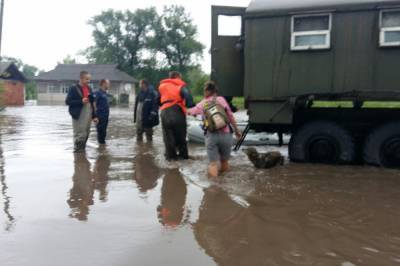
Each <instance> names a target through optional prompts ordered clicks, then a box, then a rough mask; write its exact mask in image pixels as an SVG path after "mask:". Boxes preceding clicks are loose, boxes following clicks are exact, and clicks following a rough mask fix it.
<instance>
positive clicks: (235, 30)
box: [218, 15, 242, 36]
mask: <svg viewBox="0 0 400 266" xmlns="http://www.w3.org/2000/svg"><path fill="white" fill-rule="evenodd" d="M240 35H242V17H241V16H225V15H219V16H218V36H240Z"/></svg>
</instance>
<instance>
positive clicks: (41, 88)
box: [38, 86, 47, 93]
mask: <svg viewBox="0 0 400 266" xmlns="http://www.w3.org/2000/svg"><path fill="white" fill-rule="evenodd" d="M38 87H39V89H38V91H39V93H47V87H44V86H38Z"/></svg>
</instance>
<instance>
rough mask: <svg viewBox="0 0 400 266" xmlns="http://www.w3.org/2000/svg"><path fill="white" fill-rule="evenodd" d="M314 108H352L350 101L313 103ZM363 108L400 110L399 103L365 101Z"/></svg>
mask: <svg viewBox="0 0 400 266" xmlns="http://www.w3.org/2000/svg"><path fill="white" fill-rule="evenodd" d="M312 107H314V108H353V107H354V105H353V102H351V101H314V103H313V105H312ZM363 108H400V102H382V101H366V102H364V105H363Z"/></svg>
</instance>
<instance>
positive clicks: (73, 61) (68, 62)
mask: <svg viewBox="0 0 400 266" xmlns="http://www.w3.org/2000/svg"><path fill="white" fill-rule="evenodd" d="M77 63H78V61H77V60H76V59H75V58H73V57H72V56H71V55H67V57H65V58H64V59H63V60H62V62H61V63H60V62H58V64H65V65H73V64H77Z"/></svg>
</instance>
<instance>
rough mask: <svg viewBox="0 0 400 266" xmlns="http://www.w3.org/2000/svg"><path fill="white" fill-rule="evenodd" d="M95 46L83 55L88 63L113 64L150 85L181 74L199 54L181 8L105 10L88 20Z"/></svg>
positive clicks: (198, 45) (194, 32)
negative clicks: (172, 73)
mask: <svg viewBox="0 0 400 266" xmlns="http://www.w3.org/2000/svg"><path fill="white" fill-rule="evenodd" d="M89 25H91V26H92V27H93V39H94V42H95V45H94V46H92V47H89V48H88V49H86V50H85V52H84V54H85V55H86V57H87V58H88V60H89V62H91V63H98V64H117V65H118V67H119V69H121V70H123V71H125V72H127V73H128V74H130V75H132V76H134V77H136V78H137V79H141V78H146V79H148V80H150V82H152V83H153V84H155V85H157V84H158V82H159V81H160V80H161V79H163V78H165V77H166V76H167V74H168V72H169V71H170V70H178V71H180V72H182V73H183V74H184V75H185V74H186V73H188V72H189V71H190V70H191V69H192V68H193V67H194V66H195V65H196V60H197V59H198V58H199V57H200V56H201V55H202V52H203V49H204V46H203V45H202V44H201V43H200V42H198V41H196V39H195V38H196V35H197V27H196V26H195V25H193V22H192V19H191V18H190V16H189V15H188V14H187V13H186V12H185V9H184V8H183V7H179V6H171V7H167V8H165V9H164V11H163V13H162V14H161V15H159V14H158V13H157V10H156V9H155V8H154V7H152V8H146V9H137V10H136V11H134V12H132V11H129V10H127V11H115V10H112V9H109V10H107V11H103V12H102V13H101V14H99V15H97V16H95V17H93V18H92V19H91V20H90V21H89Z"/></svg>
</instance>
